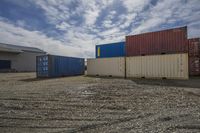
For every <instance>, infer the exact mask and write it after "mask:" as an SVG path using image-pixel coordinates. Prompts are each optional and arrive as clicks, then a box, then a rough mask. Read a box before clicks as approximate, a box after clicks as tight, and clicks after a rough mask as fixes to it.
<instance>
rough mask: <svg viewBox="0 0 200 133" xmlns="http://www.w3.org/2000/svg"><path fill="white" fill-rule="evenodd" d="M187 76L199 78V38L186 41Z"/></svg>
mask: <svg viewBox="0 0 200 133" xmlns="http://www.w3.org/2000/svg"><path fill="white" fill-rule="evenodd" d="M188 45H189V75H190V76H200V38H192V39H188Z"/></svg>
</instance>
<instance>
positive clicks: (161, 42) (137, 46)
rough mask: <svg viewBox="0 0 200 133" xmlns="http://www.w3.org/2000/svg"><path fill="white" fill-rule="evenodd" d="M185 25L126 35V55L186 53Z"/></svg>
mask: <svg viewBox="0 0 200 133" xmlns="http://www.w3.org/2000/svg"><path fill="white" fill-rule="evenodd" d="M187 52H188V40H187V27H181V28H176V29H170V30H164V31H158V32H150V33H144V34H139V35H132V36H127V37H126V55H127V56H142V55H160V54H174V53H187Z"/></svg>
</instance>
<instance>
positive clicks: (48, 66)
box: [36, 55, 85, 78]
mask: <svg viewBox="0 0 200 133" xmlns="http://www.w3.org/2000/svg"><path fill="white" fill-rule="evenodd" d="M36 65H37V66H36V68H37V77H38V78H41V77H62V76H76V75H84V71H85V60H84V59H83V58H74V57H63V56H55V55H43V56H38V57H37V63H36Z"/></svg>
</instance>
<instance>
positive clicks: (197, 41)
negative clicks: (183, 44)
mask: <svg viewBox="0 0 200 133" xmlns="http://www.w3.org/2000/svg"><path fill="white" fill-rule="evenodd" d="M188 42H189V56H193V57H199V56H200V38H193V39H189V40H188Z"/></svg>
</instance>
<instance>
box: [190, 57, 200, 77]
mask: <svg viewBox="0 0 200 133" xmlns="http://www.w3.org/2000/svg"><path fill="white" fill-rule="evenodd" d="M189 74H190V76H200V58H199V57H189Z"/></svg>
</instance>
